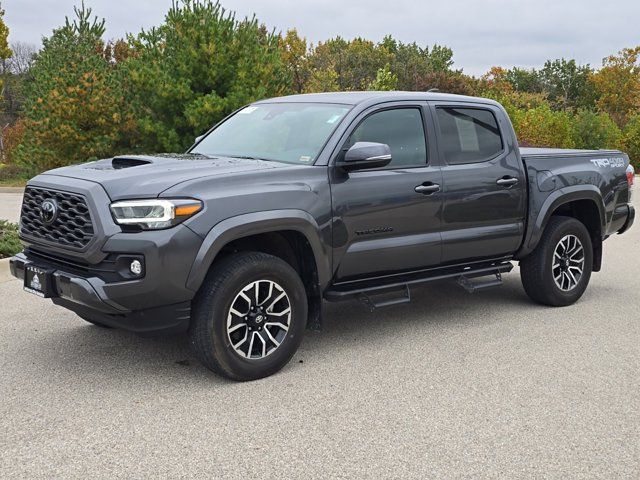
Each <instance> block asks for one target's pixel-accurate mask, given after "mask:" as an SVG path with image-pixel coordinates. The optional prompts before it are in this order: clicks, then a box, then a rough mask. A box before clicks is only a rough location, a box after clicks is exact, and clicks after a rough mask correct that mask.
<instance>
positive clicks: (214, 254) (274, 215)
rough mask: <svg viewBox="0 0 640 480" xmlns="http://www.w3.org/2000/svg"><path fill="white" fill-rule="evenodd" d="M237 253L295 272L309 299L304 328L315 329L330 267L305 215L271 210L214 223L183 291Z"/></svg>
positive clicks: (194, 286) (197, 285)
mask: <svg viewBox="0 0 640 480" xmlns="http://www.w3.org/2000/svg"><path fill="white" fill-rule="evenodd" d="M284 242H286V243H284ZM239 250H242V251H260V252H263V253H268V254H271V255H275V256H278V257H280V258H282V259H283V260H285V261H286V262H287V263H289V264H290V265H291V266H292V267H293V268H294V269H296V270H297V271H298V273H299V274H300V276H301V278H302V280H303V283H304V284H305V288H306V290H307V294H308V297H309V322H308V324H309V326H310V327H312V328H313V327H314V326H319V324H320V323H321V316H322V312H321V308H322V291H323V290H324V288H325V287H326V285H327V284H328V283H329V280H330V278H331V270H330V267H331V263H330V252H328V251H327V249H326V248H325V245H324V243H323V242H322V240H321V231H320V228H319V226H318V224H317V223H316V222H315V220H314V219H313V217H312V216H311V215H309V213H307V212H305V211H302V210H294V209H287V210H271V211H266V212H255V213H248V214H243V215H239V216H236V217H232V218H229V219H226V220H224V221H222V222H220V223H218V224H217V225H215V226H214V227H213V228H212V229H211V230H210V231H209V233H208V234H207V236H206V237H205V239H204V241H203V242H202V246H201V247H200V249H199V251H198V253H197V255H196V258H195V260H194V262H193V265H192V267H191V271H190V273H189V276H188V279H187V287H188V288H190V289H192V290H194V291H197V290H198V289H199V288H200V286H201V285H202V283H203V281H204V279H205V277H206V275H207V273H208V272H209V269H210V268H211V266H212V265H213V264H214V263H215V262H216V260H217V259H219V258H222V257H224V256H226V254H228V253H231V252H233V251H239ZM309 257H311V258H309Z"/></svg>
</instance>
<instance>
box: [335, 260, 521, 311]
mask: <svg viewBox="0 0 640 480" xmlns="http://www.w3.org/2000/svg"><path fill="white" fill-rule="evenodd" d="M512 269H513V264H512V263H511V262H508V261H507V262H500V263H494V264H491V265H487V264H486V263H485V264H484V265H477V266H472V267H465V268H459V267H458V268H451V269H444V270H439V271H438V272H433V271H431V272H420V273H413V274H411V273H409V274H406V275H404V276H401V277H398V276H394V277H393V278H392V279H390V281H389V282H388V283H386V282H384V279H381V281H369V282H368V281H362V282H350V283H344V284H338V285H334V286H333V287H332V288H330V289H329V290H327V291H326V292H325V293H324V298H325V300H327V301H329V302H339V301H342V300H350V299H353V298H356V299H359V300H361V301H363V303H365V304H366V305H367V306H368V307H369V308H379V307H386V306H389V305H397V304H399V303H407V302H409V301H411V294H410V290H409V287H411V286H413V285H420V284H423V283H429V282H435V281H439V280H450V279H455V280H457V282H458V284H459V285H461V286H462V287H463V288H465V290H467V291H468V292H476V291H478V290H481V289H483V288H489V287H494V286H498V285H500V284H501V283H502V274H503V273H507V272H510V271H511V270H512ZM429 273H431V275H429ZM491 275H493V276H495V279H492V280H488V281H484V282H482V281H480V282H472V281H471V279H475V278H479V277H486V276H491ZM398 290H400V292H402V296H401V297H399V298H396V299H391V300H385V301H381V302H375V301H374V300H372V299H371V297H372V296H373V295H381V294H387V295H389V294H393V293H394V291H398Z"/></svg>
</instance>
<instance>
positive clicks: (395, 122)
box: [345, 108, 427, 168]
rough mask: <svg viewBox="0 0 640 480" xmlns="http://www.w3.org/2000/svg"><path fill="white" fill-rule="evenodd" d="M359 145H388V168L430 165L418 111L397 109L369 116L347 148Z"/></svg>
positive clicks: (359, 126)
mask: <svg viewBox="0 0 640 480" xmlns="http://www.w3.org/2000/svg"><path fill="white" fill-rule="evenodd" d="M356 142H376V143H385V144H387V145H389V148H390V149H391V163H389V165H388V166H387V167H386V168H400V167H417V166H420V167H423V166H425V165H426V164H427V147H426V139H425V136H424V127H423V123H422V115H421V114H420V110H419V109H418V108H394V109H392V110H383V111H381V112H377V113H374V114H372V115H369V116H368V117H367V118H365V119H364V120H363V121H362V123H360V125H358V127H356V129H355V130H354V131H353V133H352V134H351V136H350V137H349V139H348V140H347V144H346V145H345V148H346V149H348V148H350V147H351V146H352V145H353V144H355V143H356Z"/></svg>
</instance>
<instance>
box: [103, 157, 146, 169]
mask: <svg viewBox="0 0 640 480" xmlns="http://www.w3.org/2000/svg"><path fill="white" fill-rule="evenodd" d="M150 163H153V162H151V161H150V160H143V159H142V158H127V157H115V158H114V159H113V160H111V166H112V167H113V169H114V170H121V169H123V168H131V167H139V166H140V165H149V164H150Z"/></svg>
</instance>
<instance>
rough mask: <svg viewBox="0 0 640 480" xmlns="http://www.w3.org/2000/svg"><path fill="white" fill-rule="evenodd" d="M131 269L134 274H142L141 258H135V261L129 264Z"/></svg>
mask: <svg viewBox="0 0 640 480" xmlns="http://www.w3.org/2000/svg"><path fill="white" fill-rule="evenodd" d="M129 270H131V273H133V274H134V275H140V274H142V264H141V263H140V260H134V261H133V262H131V265H129Z"/></svg>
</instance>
